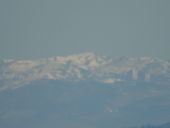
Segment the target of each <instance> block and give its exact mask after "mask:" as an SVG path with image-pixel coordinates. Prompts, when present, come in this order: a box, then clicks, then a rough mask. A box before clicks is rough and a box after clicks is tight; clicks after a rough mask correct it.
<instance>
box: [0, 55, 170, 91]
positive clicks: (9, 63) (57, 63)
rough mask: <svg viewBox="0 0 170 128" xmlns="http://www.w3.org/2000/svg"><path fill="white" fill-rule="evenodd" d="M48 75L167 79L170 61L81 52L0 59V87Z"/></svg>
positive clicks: (60, 77)
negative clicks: (68, 54)
mask: <svg viewBox="0 0 170 128" xmlns="http://www.w3.org/2000/svg"><path fill="white" fill-rule="evenodd" d="M41 79H49V80H63V81H75V82H76V81H84V80H88V81H89V80H90V81H97V82H101V83H106V84H112V85H114V83H120V82H139V81H140V82H154V83H160V82H165V83H166V84H169V82H170V62H169V61H166V60H161V59H158V58H149V57H141V58H130V57H120V58H117V59H112V58H108V57H105V56H99V55H96V54H94V53H82V54H78V55H70V56H64V57H61V56H56V57H50V58H44V59H37V60H4V61H1V63H0V82H1V85H0V90H5V89H13V88H18V87H20V86H23V85H26V84H28V83H30V82H33V81H36V80H41Z"/></svg>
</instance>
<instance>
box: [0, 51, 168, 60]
mask: <svg viewBox="0 0 170 128" xmlns="http://www.w3.org/2000/svg"><path fill="white" fill-rule="evenodd" d="M83 54H84V55H85V54H94V55H97V56H105V57H107V58H110V59H119V58H153V59H161V60H166V61H169V59H170V58H169V59H166V58H161V57H154V56H127V55H122V56H109V55H106V54H101V53H96V52H80V53H73V54H63V55H52V56H42V57H26V58H22V57H21V58H20V57H16V58H7V59H0V60H7V61H8V60H39V59H47V58H51V57H69V56H79V55H83Z"/></svg>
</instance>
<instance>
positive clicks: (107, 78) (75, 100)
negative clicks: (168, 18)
mask: <svg viewBox="0 0 170 128" xmlns="http://www.w3.org/2000/svg"><path fill="white" fill-rule="evenodd" d="M169 69H170V64H169V62H168V61H163V60H159V59H152V58H126V57H124V58H118V59H115V60H112V59H108V58H106V57H103V56H97V55H94V54H91V53H90V54H89V53H88V54H87V53H86V54H81V55H74V56H68V57H52V58H48V59H41V60H29V61H28V60H26V61H21V60H20V61H15V60H8V61H2V62H1V64H0V127H2V128H11V127H12V128H23V127H24V128H56V127H57V128H113V127H114V128H126V127H129V126H140V125H144V124H162V123H164V122H169V121H170V120H169V119H170V110H169V108H170V85H169V78H170V70H169Z"/></svg>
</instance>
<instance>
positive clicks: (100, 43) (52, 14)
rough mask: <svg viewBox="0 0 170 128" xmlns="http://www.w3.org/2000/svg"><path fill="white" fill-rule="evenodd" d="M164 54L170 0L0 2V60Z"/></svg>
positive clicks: (168, 44)
mask: <svg viewBox="0 0 170 128" xmlns="http://www.w3.org/2000/svg"><path fill="white" fill-rule="evenodd" d="M89 51H90V52H96V53H99V54H104V55H106V56H111V57H116V56H153V57H161V58H166V59H168V58H170V0H0V59H9V58H19V59H24V58H26V59H28V58H42V57H48V56H55V55H68V54H76V53H81V52H89Z"/></svg>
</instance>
